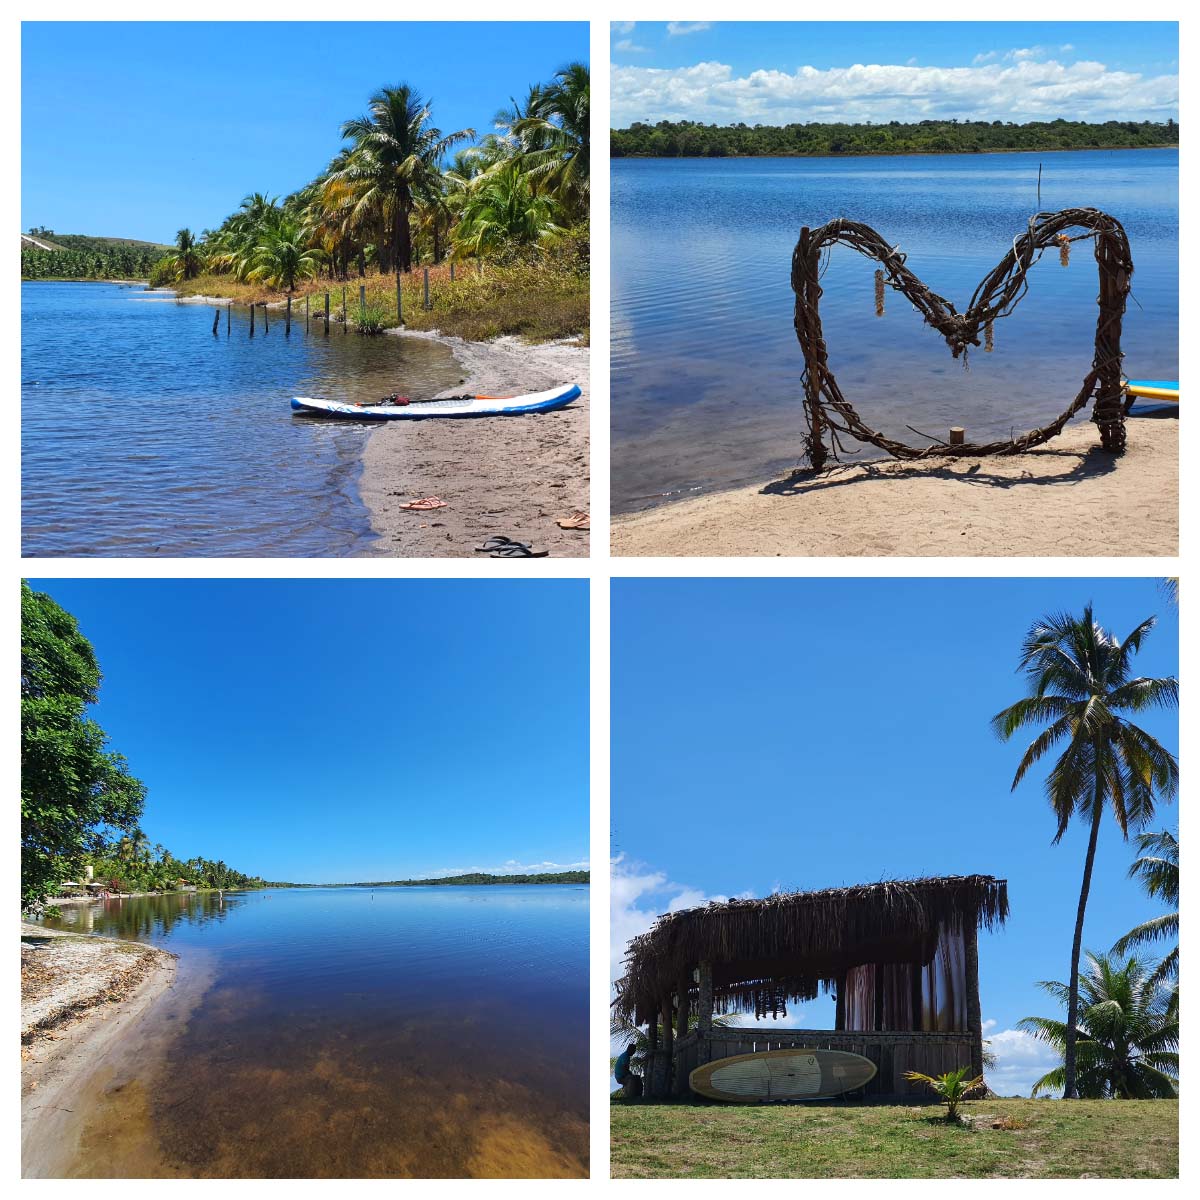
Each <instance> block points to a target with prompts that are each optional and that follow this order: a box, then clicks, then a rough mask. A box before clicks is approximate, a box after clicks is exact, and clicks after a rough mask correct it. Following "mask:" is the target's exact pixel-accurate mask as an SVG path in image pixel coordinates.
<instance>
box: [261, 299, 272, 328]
mask: <svg viewBox="0 0 1200 1200" xmlns="http://www.w3.org/2000/svg"><path fill="white" fill-rule="evenodd" d="M270 332H271V314H270V313H269V312H268V311H267V302H266V301H265V300H264V301H263V333H270Z"/></svg>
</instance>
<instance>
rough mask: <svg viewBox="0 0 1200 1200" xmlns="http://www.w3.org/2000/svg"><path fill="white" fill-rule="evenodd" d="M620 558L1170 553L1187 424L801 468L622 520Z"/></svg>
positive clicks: (616, 533)
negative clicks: (971, 455) (1019, 451)
mask: <svg viewBox="0 0 1200 1200" xmlns="http://www.w3.org/2000/svg"><path fill="white" fill-rule="evenodd" d="M612 553H613V554H614V555H619V556H632V555H638V556H669V557H676V556H681V557H696V556H714V557H723V556H729V557H752V556H779V555H782V556H798V557H813V556H836V557H848V556H873V555H878V556H886V557H893V556H913V557H918V556H937V557H959V556H971V555H982V556H1014V557H1015V556H1032V557H1045V556H1056V555H1062V556H1069V557H1078V556H1091V555H1097V556H1116V557H1139V556H1147V555H1154V556H1173V555H1176V554H1178V553H1179V425H1178V420H1177V419H1176V418H1174V417H1161V418H1155V417H1139V418H1136V419H1133V420H1131V421H1130V422H1129V442H1128V449H1127V451H1126V453H1125V454H1124V456H1122V457H1121V458H1113V457H1112V456H1111V455H1108V454H1105V453H1104V452H1103V451H1102V450H1101V449H1100V448H1099V445H1098V441H1097V436H1096V430H1095V427H1094V426H1093V425H1091V424H1090V423H1089V424H1081V425H1077V426H1072V427H1071V428H1069V429H1067V430H1066V431H1065V432H1064V433H1063V434H1062V435H1061V436H1060V437H1058V438H1055V439H1054V440H1053V441H1052V442H1050V443H1049V444H1048V445H1046V446H1041V447H1039V448H1038V449H1036V450H1033V451H1031V452H1029V453H1028V454H1023V455H1013V456H1011V457H1000V456H995V457H990V458H977V459H931V460H929V461H927V462H922V463H903V462H896V461H891V460H889V461H886V462H877V463H869V464H862V465H855V466H846V467H836V466H835V467H832V468H828V469H826V470H824V471H821V472H815V473H814V472H811V471H801V472H796V473H794V474H793V475H790V476H788V477H786V478H784V479H780V480H776V481H774V482H772V483H768V484H766V485H765V486H754V487H747V488H738V489H735V490H733V491H727V492H720V493H716V494H712V495H707V496H700V497H697V498H694V499H690V500H683V501H679V502H678V503H674V504H668V505H663V506H662V507H660V508H655V509H651V510H649V511H647V512H641V513H634V514H629V515H625V516H617V517H614V518H613V524H612Z"/></svg>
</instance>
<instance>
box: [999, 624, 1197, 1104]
mask: <svg viewBox="0 0 1200 1200" xmlns="http://www.w3.org/2000/svg"><path fill="white" fill-rule="evenodd" d="M1153 628H1154V618H1153V617H1150V618H1148V619H1147V620H1145V621H1143V622H1142V623H1141V624H1140V625H1139V626H1138V627H1137V628H1136V629H1135V630H1134V631H1133V632H1132V633H1131V634H1129V636H1128V637H1127V638H1125V639H1124V641H1119V640H1118V639H1117V638H1116V637H1114V636H1113V635H1112V634H1111V633H1109V632H1108V631H1107V630H1105V629H1103V628H1102V627H1101V626H1100V625H1099V624H1097V622H1096V620H1095V618H1094V616H1093V614H1092V606H1091V605H1090V604H1089V605H1088V606H1087V607H1086V608H1085V609H1084V611H1083V615H1082V616H1080V617H1074V616H1071V615H1069V614H1058V615H1055V616H1051V617H1044V618H1042V619H1041V620H1040V621H1037V622H1035V623H1034V624H1033V625H1032V626H1031V628H1030V630H1029V632H1028V633H1027V634H1026V636H1025V641H1024V644H1023V645H1022V648H1021V659H1020V666H1019V668H1018V669H1019V670H1021V671H1023V672H1024V673H1025V676H1026V679H1027V680H1028V683H1029V689H1030V694H1029V695H1028V696H1026V697H1025V698H1024V699H1021V700H1018V701H1017V702H1016V703H1015V704H1013V705H1010V706H1009V707H1008V708H1006V709H1004V711H1003V712H1000V713H998V714H997V715H996V716H995V717H993V718H992V728H993V730H994V731H995V732H996V734H997V735H998V736H999V737H1000V738H1002V739H1004V740H1008V739H1009V738H1011V737H1012V735H1013V734H1014V733H1016V732H1017V730H1019V729H1022V728H1024V727H1026V726H1030V725H1044V726H1045V728H1044V729H1043V730H1042V732H1041V733H1040V734H1039V735H1038V736H1037V737H1036V738H1035V739H1034V740H1033V741H1032V742H1031V743H1030V744H1029V746H1028V747H1027V748H1026V750H1025V753H1024V755H1023V756H1022V758H1021V762H1020V765H1019V766H1018V767H1017V772H1016V775H1015V776H1014V778H1013V783H1012V786H1013V790H1016V787H1017V785H1018V784H1019V783H1020V782H1021V780H1022V779H1023V778H1024V777H1025V774H1026V772H1027V771H1028V770H1029V769H1030V767H1032V766H1033V765H1034V764H1035V763H1037V762H1038V761H1040V760H1041V759H1042V758H1043V757H1044V756H1045V755H1047V754H1048V753H1049V752H1050V751H1051V750H1053V749H1054V748H1055V747H1056V746H1058V745H1059V744H1060V743H1063V742H1065V743H1066V745H1065V748H1064V749H1063V751H1062V753H1061V754H1060V755H1059V757H1058V758H1057V759H1056V761H1055V763H1054V765H1053V767H1052V768H1051V769H1050V772H1049V774H1048V776H1047V778H1046V797H1047V799H1048V800H1049V801H1050V806H1051V808H1052V809H1053V810H1054V815H1055V818H1056V819H1057V822H1058V829H1057V832H1056V833H1055V835H1054V841H1055V842H1056V843H1057V842H1058V841H1059V840H1060V839H1061V838H1062V836H1063V834H1064V833H1065V832H1066V831H1067V827H1068V825H1069V824H1070V822H1071V818H1072V817H1073V816H1076V815H1078V816H1079V817H1080V818H1081V819H1083V820H1085V821H1086V822H1087V823H1088V826H1089V828H1090V834H1089V837H1088V847H1087V855H1086V858H1085V859H1084V867H1083V883H1082V885H1081V887H1080V889H1079V905H1078V909H1077V912H1076V917H1075V937H1074V940H1073V942H1072V944H1071V974H1070V982H1069V983H1068V986H1067V1022H1066V1029H1065V1033H1064V1064H1063V1072H1064V1073H1063V1079H1064V1090H1063V1095H1064V1098H1066V1099H1072V1100H1073V1099H1076V1098H1077V1097H1078V1095H1079V1092H1078V1089H1077V1085H1076V1061H1075V1040H1076V1030H1077V1026H1078V1019H1079V956H1080V950H1081V947H1082V943H1083V921H1084V914H1085V912H1086V909H1087V901H1088V893H1089V891H1090V889H1091V885H1092V868H1093V866H1094V864H1095V861H1096V841H1097V839H1098V837H1099V834H1100V824H1101V820H1102V818H1103V816H1104V809H1105V807H1108V808H1109V809H1110V810H1111V811H1112V815H1113V819H1114V820H1115V821H1116V822H1117V827H1118V828H1119V829H1120V831H1121V835H1122V837H1128V835H1129V828H1130V826H1133V827H1134V828H1140V827H1142V826H1144V825H1145V824H1146V823H1147V822H1148V821H1150V820H1151V819H1152V818H1153V817H1154V804H1155V798H1156V797H1161V798H1162V799H1164V800H1171V799H1173V798H1174V796H1175V793H1176V790H1177V789H1178V785H1179V766H1178V764H1177V763H1176V761H1175V757H1174V755H1172V754H1171V753H1170V751H1168V750H1167V749H1165V748H1164V747H1163V746H1162V745H1160V744H1159V742H1158V741H1157V740H1155V739H1154V738H1153V737H1151V736H1150V734H1148V733H1147V732H1146V731H1145V730H1144V729H1142V728H1140V727H1139V726H1137V725H1135V724H1133V722H1132V721H1130V720H1129V719H1128V718H1127V717H1126V716H1123V715H1122V714H1123V713H1140V712H1144V711H1146V710H1148V709H1151V708H1174V707H1175V706H1176V705H1177V704H1178V702H1179V681H1178V680H1177V679H1175V678H1174V677H1169V678H1163V679H1150V678H1143V677H1136V678H1135V677H1134V676H1133V673H1132V663H1133V658H1134V655H1136V654H1137V652H1138V651H1139V650H1140V649H1141V646H1142V643H1143V642H1144V641H1145V639H1146V637H1147V636H1148V635H1149V633H1150V631H1151V630H1152V629H1153Z"/></svg>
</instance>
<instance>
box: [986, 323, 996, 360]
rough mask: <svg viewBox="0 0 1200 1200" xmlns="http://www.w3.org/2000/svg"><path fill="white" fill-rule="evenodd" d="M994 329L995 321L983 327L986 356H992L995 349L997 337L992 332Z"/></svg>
mask: <svg viewBox="0 0 1200 1200" xmlns="http://www.w3.org/2000/svg"><path fill="white" fill-rule="evenodd" d="M994 328H995V322H994V321H989V322H988V323H987V324H986V325H985V326H984V327H983V350H984V353H985V354H991V352H992V350H993V348H994V347H995V344H996V343H995V335H994V334H993V332H992V330H993V329H994Z"/></svg>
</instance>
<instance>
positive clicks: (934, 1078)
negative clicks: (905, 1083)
mask: <svg viewBox="0 0 1200 1200" xmlns="http://www.w3.org/2000/svg"><path fill="white" fill-rule="evenodd" d="M970 1073H971V1068H970V1067H959V1068H958V1069H957V1070H954V1071H946V1072H944V1073H943V1074H941V1075H923V1074H922V1073H921V1072H920V1071H905V1072H904V1078H905V1079H908V1080H910V1081H911V1082H913V1083H923V1084H924V1085H925V1086H926V1087H927V1088H929V1090H930V1091H931V1092H933V1094H934V1095H935V1096H937V1098H938V1099H939V1100H940V1101H941V1102H942V1103H943V1104H944V1105H945V1106H946V1120H947V1121H950V1122H951V1123H953V1122H956V1121H957V1120H958V1106H959V1105H960V1104H962V1102H963V1101H964V1100H967V1099H969V1098H970V1095H971V1093H972V1092H974V1091H975V1090H976V1089H977V1088H978V1089H979V1090H980V1094H982V1090H983V1076H982V1075H976V1076H975V1078H974V1079H968V1078H967V1076H968V1075H970Z"/></svg>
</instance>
